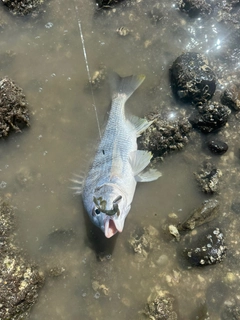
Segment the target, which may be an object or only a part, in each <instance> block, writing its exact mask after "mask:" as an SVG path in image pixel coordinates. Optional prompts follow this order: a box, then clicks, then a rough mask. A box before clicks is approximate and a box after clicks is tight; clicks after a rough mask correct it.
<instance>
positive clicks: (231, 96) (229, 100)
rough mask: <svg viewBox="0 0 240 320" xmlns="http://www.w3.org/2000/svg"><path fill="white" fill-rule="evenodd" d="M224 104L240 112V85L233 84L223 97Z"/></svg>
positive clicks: (224, 92)
mask: <svg viewBox="0 0 240 320" xmlns="http://www.w3.org/2000/svg"><path fill="white" fill-rule="evenodd" d="M221 102H222V104H224V105H226V106H228V107H229V108H231V109H233V110H235V111H239V110H240V83H238V84H231V85H230V86H229V87H228V88H227V89H226V90H224V91H223V93H222V95H221Z"/></svg>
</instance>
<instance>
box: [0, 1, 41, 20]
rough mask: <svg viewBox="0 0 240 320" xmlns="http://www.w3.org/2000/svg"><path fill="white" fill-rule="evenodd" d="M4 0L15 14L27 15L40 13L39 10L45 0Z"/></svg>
mask: <svg viewBox="0 0 240 320" xmlns="http://www.w3.org/2000/svg"><path fill="white" fill-rule="evenodd" d="M2 2H3V4H4V5H5V6H7V7H8V8H9V10H10V11H11V12H12V13H13V14H14V15H20V16H25V15H27V14H30V13H33V12H34V13H35V14H36V13H39V12H37V11H40V10H41V9H39V7H40V6H42V5H43V3H44V2H45V0H21V1H15V0H2Z"/></svg>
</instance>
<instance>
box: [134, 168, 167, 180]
mask: <svg viewBox="0 0 240 320" xmlns="http://www.w3.org/2000/svg"><path fill="white" fill-rule="evenodd" d="M161 176H162V174H161V172H159V171H157V170H155V169H150V170H148V171H146V172H140V173H139V174H138V175H137V176H135V180H136V181H137V182H149V181H154V180H157V179H158V178H159V177H161Z"/></svg>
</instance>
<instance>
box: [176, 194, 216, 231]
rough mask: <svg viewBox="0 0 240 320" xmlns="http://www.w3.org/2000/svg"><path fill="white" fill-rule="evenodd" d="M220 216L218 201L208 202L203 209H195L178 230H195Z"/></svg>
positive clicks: (205, 202)
mask: <svg viewBox="0 0 240 320" xmlns="http://www.w3.org/2000/svg"><path fill="white" fill-rule="evenodd" d="M218 215H219V203H218V201H217V200H206V201H204V202H203V204H202V205H201V207H199V208H197V209H195V210H194V211H193V212H192V213H191V214H190V216H189V217H188V218H187V219H186V220H185V221H184V222H183V223H181V224H180V225H179V226H178V230H185V229H190V230H193V229H194V228H196V227H198V226H200V225H202V224H204V223H207V222H210V221H212V220H214V219H215V218H217V216H218Z"/></svg>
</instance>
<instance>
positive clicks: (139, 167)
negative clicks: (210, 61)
mask: <svg viewBox="0 0 240 320" xmlns="http://www.w3.org/2000/svg"><path fill="white" fill-rule="evenodd" d="M144 78H145V77H144V76H141V75H140V76H129V77H125V78H121V77H120V76H119V75H117V74H113V75H112V79H111V80H112V105H111V110H110V115H109V119H108V123H107V126H106V129H105V131H104V135H103V137H102V139H101V142H100V144H99V147H98V150H97V153H96V155H95V158H94V161H93V163H92V166H91V168H90V170H89V172H88V175H87V178H86V180H85V182H84V186H83V191H82V198H83V204H84V207H85V209H86V211H87V212H88V215H89V217H90V219H91V220H92V222H93V223H94V224H95V225H96V226H98V227H99V228H100V229H101V230H102V231H103V232H104V234H105V236H106V237H107V238H110V237H111V236H113V235H114V234H115V233H117V232H121V231H122V230H123V227H124V222H125V219H126V217H127V215H128V212H129V210H130V208H131V203H132V200H133V196H134V193H135V189H136V184H137V182H138V181H152V180H156V179H157V178H158V177H159V176H160V175H161V174H160V173H159V172H158V171H156V170H149V171H147V172H145V173H143V172H142V171H143V170H144V169H145V168H146V166H147V165H148V164H149V162H150V159H151V157H152V155H151V153H150V152H147V151H141V150H137V137H138V136H139V135H140V134H141V133H142V132H143V131H144V130H146V129H147V128H148V127H149V126H150V125H151V122H149V121H147V120H146V119H141V118H138V117H135V116H133V115H127V114H126V112H125V102H126V101H127V99H128V98H129V97H130V96H131V95H132V93H133V92H134V91H135V90H136V89H137V88H138V87H139V86H140V84H141V83H142V82H143V80H144Z"/></svg>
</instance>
